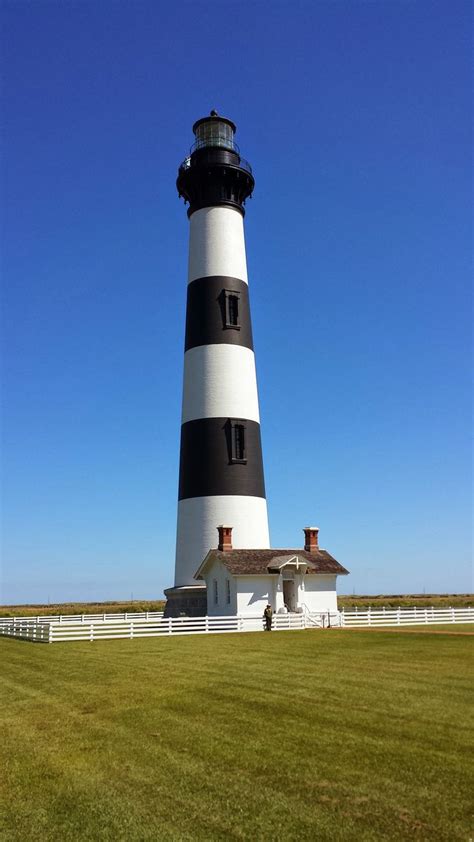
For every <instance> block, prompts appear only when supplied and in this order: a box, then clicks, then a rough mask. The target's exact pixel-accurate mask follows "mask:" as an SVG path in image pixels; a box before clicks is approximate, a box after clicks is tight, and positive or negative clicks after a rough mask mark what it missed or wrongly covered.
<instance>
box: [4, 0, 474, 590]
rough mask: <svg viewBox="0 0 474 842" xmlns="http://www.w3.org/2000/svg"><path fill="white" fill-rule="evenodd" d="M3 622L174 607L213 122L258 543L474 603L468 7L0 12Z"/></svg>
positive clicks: (59, 6) (351, 583)
mask: <svg viewBox="0 0 474 842" xmlns="http://www.w3.org/2000/svg"><path fill="white" fill-rule="evenodd" d="M2 17H3V36H2V37H3V49H2V52H3V63H4V73H3V115H4V126H5V128H4V131H3V139H2V140H3V142H2V145H3V170H2V185H3V186H2V194H3V200H2V244H3V257H2V268H3V353H2V362H3V366H2V368H3V392H2V421H3V439H2V468H3V469H2V476H3V497H2V501H3V502H2V526H3V541H2V558H3V565H2V567H3V588H2V594H1V599H2V601H3V602H14V601H18V602H23V601H30V602H34V601H47V600H48V599H50V600H51V601H56V600H69V599H91V600H92V599H112V598H124V599H128V598H130V595H131V594H132V593H133V595H134V597H135V598H139V597H143V598H144V597H159V596H161V593H162V589H163V587H167V586H169V585H171V584H172V581H173V567H174V541H175V524H176V498H177V474H178V460H179V432H180V408H181V407H180V404H181V381H182V366H183V344H184V315H185V287H186V270H187V236H188V223H187V218H186V213H185V209H184V206H183V204H182V203H180V202H179V201H178V197H177V194H176V189H175V178H176V172H177V167H178V164H179V163H180V161H181V160H182V159H183V158H184V157H185V155H186V154H187V150H188V147H189V146H190V145H191V143H192V140H193V137H192V131H191V126H192V123H193V122H194V120H196V119H197V118H198V117H201V116H203V115H205V114H207V113H208V112H209V110H210V109H211V108H216V109H217V110H218V111H219V112H220V113H222V114H225V115H227V116H229V117H231V118H232V119H233V120H234V121H235V122H236V123H237V126H238V134H237V141H238V142H239V144H240V146H241V150H242V154H243V155H244V157H246V158H247V159H248V160H249V161H250V162H251V163H252V166H253V168H254V172H255V177H256V190H255V193H254V198H253V199H252V201H251V202H249V203H248V207H247V215H246V237H247V251H248V253H247V257H248V263H249V278H250V284H251V300H252V318H253V327H254V339H255V348H256V354H257V372H258V379H259V390H260V404H261V416H262V437H263V448H264V462H265V474H266V484H267V498H268V505H269V516H270V531H271V540H272V545H273V546H275V547H294V546H296V547H297V546H301V543H302V538H303V535H302V532H301V529H302V527H303V526H305V525H307V524H308V523H311V524H313V523H316V524H317V525H318V526H319V527H320V530H321V531H320V538H321V544H322V546H324V547H326V548H327V549H328V550H329V551H330V552H331V553H332V554H333V555H334V556H335V557H336V558H337V559H338V560H340V561H341V562H342V563H343V564H344V565H345V566H347V567H348V568H349V569H350V570H351V576H350V577H349V578H348V579H346V580H343V581H341V582H340V585H339V590H340V591H342V592H346V593H350V592H352V591H355V592H356V593H380V592H382V593H404V592H420V591H423V589H426V591H427V592H428V591H448V592H457V591H468V590H471V589H472V572H471V571H472V568H471V557H470V478H471V477H470V429H471V423H470V420H471V419H470V385H469V384H470V377H469V375H470V368H469V360H470V354H469V350H470V293H469V278H470V253H471V243H470V229H469V224H470V223H469V220H470V214H471V204H470V180H469V168H470V164H471V161H470V155H471V152H470V150H471V145H472V137H471V136H470V122H471V97H472V91H471V89H470V74H471V67H470V32H471V22H470V4H469V3H460V2H457V0H454V2H453V0H450V2H444V3H438V2H424V1H423V0H419V2H402V0H400V2H379V3H372V2H355V0H354V2H328V3H298V2H296V3H294V2H292V3H289V2H277V3H272V4H270V3H268V2H265V3H263V2H256V3H244V4H240V5H239V6H238V7H236V6H235V4H232V3H228V2H219V3H215V2H206V3H199V2H197V3H196V2H194V3H178V4H177V5H176V6H175V7H174V8H171V6H170V4H168V3H167V4H162V3H160V2H138V3H132V2H121V3H119V2H105V0H103V1H102V2H99V3H97V2H73V3H71V2H68V3H65V2H62V3H50V2H47V3H43V2H35V3H26V2H14V3H4V4H3V7H2Z"/></svg>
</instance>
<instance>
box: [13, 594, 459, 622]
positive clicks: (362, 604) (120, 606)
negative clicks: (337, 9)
mask: <svg viewBox="0 0 474 842" xmlns="http://www.w3.org/2000/svg"><path fill="white" fill-rule="evenodd" d="M337 602H338V606H339V608H346V609H350V608H356V607H357V608H368V607H369V606H370V607H371V608H377V607H382V606H383V605H385V607H386V608H398V606H401V607H402V608H403V607H411V606H414V605H416V606H423V607H427V606H433V607H434V608H444V607H452V608H467V607H469V606H474V594H391V595H385V596H384V595H383V594H380V595H378V596H339V597H338V599H337ZM164 607H165V600H163V599H155V600H153V599H151V600H145V599H136V600H133V601H130V600H129V601H127V602H63V603H55V604H53V605H3V606H0V617H35V616H37V615H38V614H63V615H67V614H104V613H105V614H119V613H124V612H126V611H129V612H132V611H163V609H164Z"/></svg>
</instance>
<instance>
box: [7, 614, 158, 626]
mask: <svg viewBox="0 0 474 842" xmlns="http://www.w3.org/2000/svg"><path fill="white" fill-rule="evenodd" d="M162 616H163V611H128V612H127V611H125V612H124V613H122V614H107V613H104V614H54V615H52V614H51V615H47V616H44V615H41V616H40V615H38V616H37V617H0V627H1V626H8V625H10V624H11V623H22V622H24V621H25V620H26V621H28V622H34V623H61V624H62V623H90V622H95V621H97V620H100V621H102V622H110V621H112V620H128V619H131V620H155V619H158V618H160V617H162Z"/></svg>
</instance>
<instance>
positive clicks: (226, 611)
mask: <svg viewBox="0 0 474 842" xmlns="http://www.w3.org/2000/svg"><path fill="white" fill-rule="evenodd" d="M214 580H215V581H216V582H217V597H218V602H217V604H216V603H215V602H214V594H215V590H214ZM227 581H229V584H230V603H228V602H227V586H226V582H227ZM205 582H206V586H207V613H208V616H209V617H235V615H236V614H237V589H236V580H235V579H234V577H233V576H231V574H230V573H229V572H228V570H227V569H226V567H225V566H224V565H223V564H222V563H221V562H220V561H219V562H215V563H214V564H213V565H211V566H210V567H209V568H208V569H207V572H206V575H205Z"/></svg>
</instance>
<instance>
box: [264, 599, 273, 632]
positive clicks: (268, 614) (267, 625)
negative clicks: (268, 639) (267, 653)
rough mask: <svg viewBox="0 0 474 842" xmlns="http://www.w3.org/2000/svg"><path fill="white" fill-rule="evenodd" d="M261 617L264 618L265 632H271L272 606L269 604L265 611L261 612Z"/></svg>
mask: <svg viewBox="0 0 474 842" xmlns="http://www.w3.org/2000/svg"><path fill="white" fill-rule="evenodd" d="M263 616H264V619H265V631H271V630H272V619H273V610H272V606H271V605H270V603H269V604H268V605H267V607H266V608H265V611H264V612H263Z"/></svg>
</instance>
